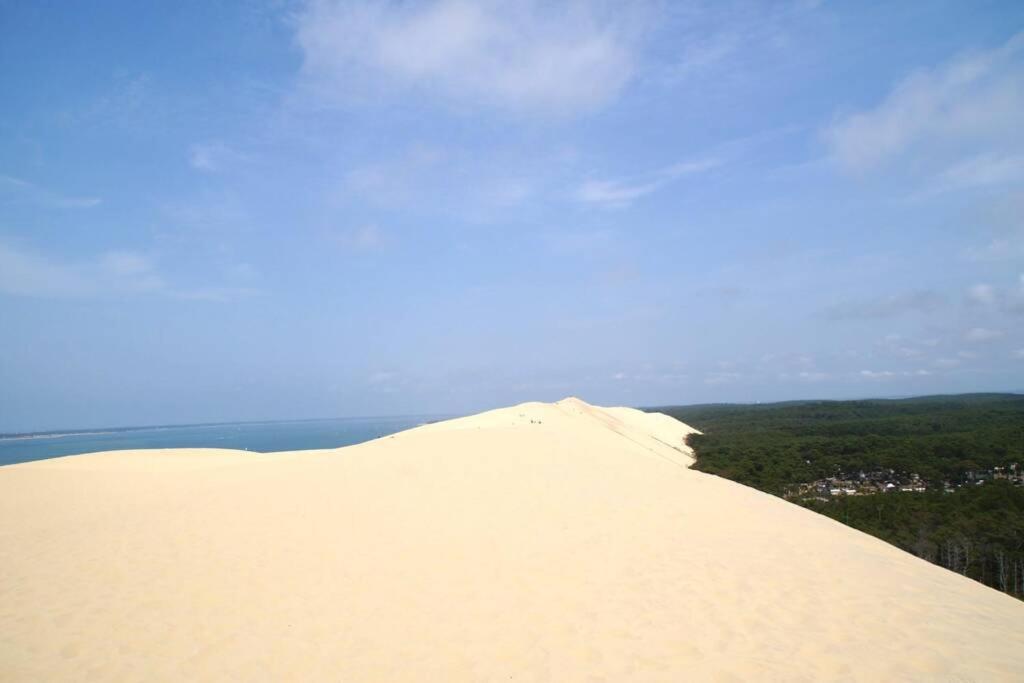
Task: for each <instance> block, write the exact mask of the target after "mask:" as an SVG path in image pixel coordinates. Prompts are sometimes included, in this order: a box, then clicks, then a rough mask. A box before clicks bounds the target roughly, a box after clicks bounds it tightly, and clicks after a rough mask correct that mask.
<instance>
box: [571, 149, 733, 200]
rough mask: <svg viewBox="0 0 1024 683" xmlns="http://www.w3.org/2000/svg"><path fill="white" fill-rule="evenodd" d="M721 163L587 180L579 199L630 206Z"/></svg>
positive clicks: (683, 165) (687, 164)
mask: <svg viewBox="0 0 1024 683" xmlns="http://www.w3.org/2000/svg"><path fill="white" fill-rule="evenodd" d="M719 165H721V162H720V161H718V160H717V159H700V160H695V161H684V162H680V163H678V164H673V165H672V166H668V167H666V168H663V169H660V170H658V171H655V172H654V173H650V174H648V175H647V176H646V177H644V178H636V179H633V180H588V181H586V182H584V183H583V184H582V185H580V187H579V188H578V189H577V190H576V199H578V200H579V201H581V202H586V203H588V204H596V205H599V206H603V207H606V208H621V207H625V206H629V205H630V204H631V203H632V202H633V201H634V200H635V199H638V198H640V197H643V196H644V195H648V194H651V193H652V192H656V191H657V190H660V189H661V188H662V187H665V186H666V185H668V184H669V183H672V182H673V181H676V180H678V179H680V178H682V177H684V176H688V175H695V174H699V173H703V172H705V171H709V170H711V169H713V168H715V167H717V166H719Z"/></svg>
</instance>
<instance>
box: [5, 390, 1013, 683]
mask: <svg viewBox="0 0 1024 683" xmlns="http://www.w3.org/2000/svg"><path fill="white" fill-rule="evenodd" d="M688 431H690V430H689V429H688V428H687V427H686V426H685V425H682V424H680V423H678V422H676V421H674V420H672V419H671V418H668V417H665V416H662V415H645V414H643V413H640V412H638V411H634V410H630V409H624V408H615V409H599V408H593V407H591V406H588V405H587V404H585V403H582V402H580V401H576V400H574V399H569V400H566V401H563V402H560V403H558V404H540V403H529V404H524V405H521V406H516V407H514V408H507V409H503V410H497V411H492V412H489V413H484V414H482V415H478V416H474V417H469V418H463V419H460V420H453V421H451V422H445V423H440V424H436V425H429V426H426V427H421V428H418V429H414V430H411V431H408V432H404V433H402V434H398V435H395V436H393V437H386V438H383V439H380V440H377V441H373V442H370V443H366V444H362V445H359V446H353V447H349V448H344V449H339V450H331V451H306V452H297V453H274V454H269V455H258V454H253V453H244V452H234V451H197V450H177V451H135V452H124V451H122V452H117V453H103V454H94V455H87V456H74V457H68V458H58V459H54V460H46V461H41V462H34V463H26V464H21V465H13V466H9V467H3V468H0V679H2V680H4V681H62V680H90V681H95V680H118V681H126V680H139V681H153V680H176V681H177V680H187V681H196V680H236V681H259V680H266V681H282V680H303V681H312V680H347V681H402V680H419V681H487V680H502V681H508V680H513V681H533V680H548V681H579V680H587V681H599V680H605V681H626V680H641V681H683V680H808V681H811V680H871V681H897V680H935V681H965V680H971V681H992V680H1021V679H1022V678H1024V604H1022V603H1020V602H1018V601H1016V600H1014V599H1012V598H1010V597H1007V596H1005V595H1003V594H1001V593H998V592H997V591H995V590H992V589H990V588H986V587H985V586H982V585H981V584H978V583H975V582H973V581H970V580H968V579H965V578H963V577H961V576H958V575H956V574H953V573H951V572H948V571H946V570H944V569H940V568H939V567H936V566H933V565H930V564H928V563H926V562H924V561H922V560H919V559H917V558H915V557H913V556H911V555H909V554H907V553H904V552H902V551H900V550H897V549H896V548H894V547H891V546H889V545H887V544H885V543H883V542H881V541H878V540H876V539H873V538H871V537H869V536H866V535H864V534H861V533H859V532H857V531H854V530H852V529H849V528H846V527H844V526H842V525H840V524H837V523H835V522H833V521H831V520H829V519H826V518H824V517H820V516H818V515H815V514H813V513H811V512H807V511H805V510H803V509H801V508H799V507H797V506H795V505H790V504H789V503H786V502H784V501H782V500H779V499H777V498H773V497H771V496H768V495H764V494H761V493H759V492H757V491H754V490H752V489H749V488H746V487H743V486H740V485H738V484H734V483H731V482H728V481H725V480H723V479H719V478H716V477H712V476H708V475H705V474H701V473H698V472H694V471H691V470H689V469H687V468H686V465H687V464H688V463H689V462H690V458H689V455H688V454H687V453H686V449H685V447H684V446H683V438H684V436H685V434H686V433H688Z"/></svg>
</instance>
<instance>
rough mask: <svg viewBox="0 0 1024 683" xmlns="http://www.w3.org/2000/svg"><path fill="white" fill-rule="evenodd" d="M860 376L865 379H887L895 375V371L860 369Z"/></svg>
mask: <svg viewBox="0 0 1024 683" xmlns="http://www.w3.org/2000/svg"><path fill="white" fill-rule="evenodd" d="M860 376H861V377H864V378H866V379H889V378H891V377H895V376H896V373H895V372H892V371H891V370H861V371H860Z"/></svg>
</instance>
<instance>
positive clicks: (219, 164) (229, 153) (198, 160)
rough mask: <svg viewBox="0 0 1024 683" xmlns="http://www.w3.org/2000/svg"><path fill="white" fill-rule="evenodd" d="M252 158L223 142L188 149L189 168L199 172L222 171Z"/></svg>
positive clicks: (195, 145) (197, 145) (193, 146)
mask: <svg viewBox="0 0 1024 683" xmlns="http://www.w3.org/2000/svg"><path fill="white" fill-rule="evenodd" d="M249 160H250V158H249V157H248V156H246V155H245V154H242V153H240V152H238V151H236V150H234V149H232V148H230V147H228V146H227V145H225V144H224V143H223V142H210V143H203V144H198V143H197V144H194V145H192V146H191V147H189V149H188V163H189V166H191V167H192V168H194V169H196V170H197V171H205V172H209V173H213V172H217V171H222V170H224V169H225V168H226V167H228V166H232V165H235V164H237V163H238V162H242V161H249Z"/></svg>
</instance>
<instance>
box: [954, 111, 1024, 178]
mask: <svg viewBox="0 0 1024 683" xmlns="http://www.w3.org/2000/svg"><path fill="white" fill-rule="evenodd" d="M1022 114H1024V111H1022ZM1021 180H1024V156H1022V155H1013V156H1005V155H999V154H979V155H978V156H974V157H970V158H969V159H964V160H961V161H958V162H956V163H955V164H953V165H952V166H950V167H949V168H947V169H946V170H944V171H942V172H941V173H940V174H939V177H938V179H937V183H936V187H935V189H936V190H937V191H941V190H946V189H958V188H970V187H985V186H989V185H1004V184H1010V183H1017V182H1020V181H1021Z"/></svg>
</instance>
